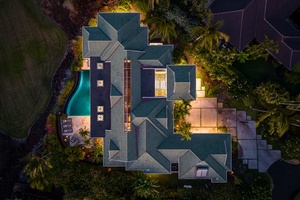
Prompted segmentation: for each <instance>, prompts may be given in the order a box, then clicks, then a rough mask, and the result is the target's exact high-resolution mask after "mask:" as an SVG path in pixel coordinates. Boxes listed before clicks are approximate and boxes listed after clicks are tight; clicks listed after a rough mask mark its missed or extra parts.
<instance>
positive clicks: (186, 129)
mask: <svg viewBox="0 0 300 200" xmlns="http://www.w3.org/2000/svg"><path fill="white" fill-rule="evenodd" d="M191 127H192V124H191V123H190V122H186V121H183V122H182V123H181V125H180V126H179V127H178V129H177V133H179V134H180V135H181V136H182V138H181V140H188V141H189V140H191V139H192V138H191V134H192V132H191V131H190V130H191Z"/></svg>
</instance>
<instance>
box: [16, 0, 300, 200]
mask: <svg viewBox="0 0 300 200" xmlns="http://www.w3.org/2000/svg"><path fill="white" fill-rule="evenodd" d="M117 2H118V3H116V4H115V6H111V7H106V10H109V11H112V12H124V11H125V12H129V11H131V10H136V11H139V12H141V13H142V19H143V20H142V23H144V24H146V25H148V27H149V30H150V40H156V39H159V40H161V41H162V42H164V43H172V44H174V47H175V50H174V62H175V63H190V64H195V65H196V67H197V77H200V78H201V79H202V80H203V82H204V85H205V86H206V88H208V89H207V91H206V96H218V97H220V99H221V100H222V101H223V102H224V105H225V106H228V107H236V108H237V109H241V110H246V111H247V113H248V114H249V115H251V117H252V118H253V119H254V120H256V121H257V126H258V129H257V132H259V133H261V134H262V135H263V137H264V138H266V139H267V140H268V143H271V144H273V146H274V148H278V149H281V150H282V157H283V158H284V159H300V150H299V145H300V136H299V130H300V129H299V127H300V115H299V113H298V111H299V108H300V95H299V94H300V90H298V89H297V88H299V84H300V81H299V80H300V65H299V66H297V67H296V68H295V69H294V70H293V71H292V72H290V71H288V70H286V69H285V68H284V67H283V66H280V65H279V64H277V63H276V61H274V60H273V59H272V58H271V57H270V56H269V52H274V53H276V51H278V46H277V45H276V43H274V42H273V41H272V40H270V39H268V38H267V37H266V38H265V41H264V42H263V43H260V44H258V43H257V42H255V41H253V42H251V43H250V44H249V45H248V46H247V47H246V48H245V49H244V50H242V51H237V50H236V49H235V48H234V47H231V46H230V45H228V47H226V48H224V47H222V44H224V43H226V44H227V42H229V43H230V38H229V37H228V35H226V33H223V32H221V31H220V30H219V29H220V27H221V26H222V24H223V22H222V21H214V19H213V16H212V14H211V12H210V10H209V9H208V8H207V7H206V3H207V1H206V0H192V1H188V0H184V1H181V0H173V1H158V0H148V1H145V0H131V1H129V0H119V1H117ZM89 25H95V19H91V21H90V24H89ZM179 36H180V37H179ZM80 44H81V37H80V36H78V37H77V39H76V40H74V41H73V46H72V49H73V52H74V55H75V60H74V61H73V63H72V73H74V72H75V71H78V70H80V68H81V63H82V57H81V46H80ZM261 63H264V64H263V67H262V66H261ZM72 77H73V76H70V80H69V81H67V84H66V87H65V89H63V90H62V92H61V96H60V97H59V99H58V102H57V107H56V109H57V108H61V107H62V104H63V102H64V100H65V98H66V97H67V95H68V94H69V92H70V91H71V89H70V88H72V86H73V84H74V83H73V82H72ZM190 109H191V105H190V101H188V100H185V99H182V100H180V101H177V102H175V103H174V113H173V114H174V118H175V121H174V124H175V127H174V130H175V132H177V133H179V134H181V135H182V139H183V140H190V139H191V136H190V135H191V132H190V128H191V124H190V123H188V122H186V121H185V117H186V116H187V115H189V110H190ZM54 111H55V109H54ZM56 121H57V120H56V116H55V115H54V114H50V115H49V117H48V120H47V124H46V127H47V132H48V133H47V135H46V136H45V138H44V140H43V144H42V145H41V146H40V147H39V148H37V149H35V150H34V151H33V152H31V153H30V154H28V155H27V156H26V157H25V158H23V159H22V160H23V161H24V165H25V167H24V170H23V172H24V173H25V174H26V175H27V176H28V177H29V179H28V181H29V183H30V185H31V187H32V188H36V189H38V190H43V191H50V190H53V188H60V189H62V190H63V195H64V198H65V199H270V189H271V188H270V179H269V178H268V177H267V175H265V174H261V173H257V172H256V171H253V170H248V169H243V170H240V171H239V172H238V173H235V174H234V173H232V174H230V175H229V177H228V183H227V184H221V185H218V184H216V185H212V186H209V187H206V186H207V182H206V181H200V180H198V181H183V180H178V178H177V177H176V176H175V175H174V174H173V175H158V176H147V175H144V174H143V173H138V172H125V171H124V170H123V169H119V168H112V169H110V168H104V167H101V166H100V165H97V164H95V163H99V162H101V159H102V151H103V149H102V146H101V145H95V147H94V152H93V153H94V159H93V162H82V160H84V159H85V157H86V155H85V154H84V151H82V147H81V146H74V147H67V148H63V147H62V145H61V144H60V141H59V138H58V137H57V129H56V127H57V125H56ZM86 131H87V130H85V129H84V128H83V129H82V131H81V133H82V136H83V137H85V136H86V134H87V133H86ZM87 142H88V139H87ZM236 150H237V145H236V144H235V143H234V142H233V158H234V159H235V161H234V165H236V166H240V165H239V164H240V162H239V161H238V160H237V151H236ZM184 184H192V185H193V188H192V189H186V188H183V185H184ZM112 186H113V187H112ZM194 186H195V187H194Z"/></svg>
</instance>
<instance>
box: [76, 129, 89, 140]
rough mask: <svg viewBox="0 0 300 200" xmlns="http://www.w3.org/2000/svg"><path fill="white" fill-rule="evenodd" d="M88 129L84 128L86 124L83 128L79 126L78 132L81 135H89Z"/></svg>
mask: <svg viewBox="0 0 300 200" xmlns="http://www.w3.org/2000/svg"><path fill="white" fill-rule="evenodd" d="M89 133H90V131H89V130H88V129H87V128H86V126H85V127H84V128H80V129H79V132H78V134H79V135H80V136H81V137H84V138H86V137H87V136H88V135H89Z"/></svg>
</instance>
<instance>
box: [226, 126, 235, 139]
mask: <svg viewBox="0 0 300 200" xmlns="http://www.w3.org/2000/svg"><path fill="white" fill-rule="evenodd" d="M227 132H228V133H230V134H231V136H232V137H236V128H227Z"/></svg>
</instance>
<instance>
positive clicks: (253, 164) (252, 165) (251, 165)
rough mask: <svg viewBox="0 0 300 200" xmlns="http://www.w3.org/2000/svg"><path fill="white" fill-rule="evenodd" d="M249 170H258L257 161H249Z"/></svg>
mask: <svg viewBox="0 0 300 200" xmlns="http://www.w3.org/2000/svg"><path fill="white" fill-rule="evenodd" d="M248 168H249V169H257V160H248Z"/></svg>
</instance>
